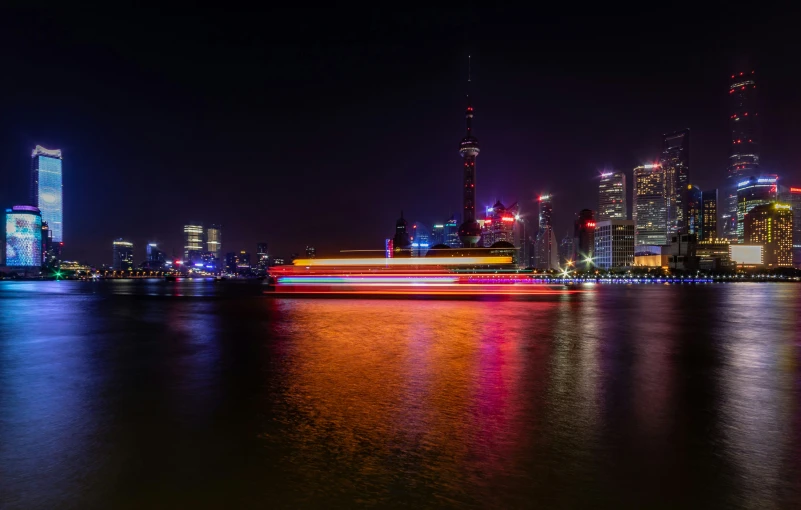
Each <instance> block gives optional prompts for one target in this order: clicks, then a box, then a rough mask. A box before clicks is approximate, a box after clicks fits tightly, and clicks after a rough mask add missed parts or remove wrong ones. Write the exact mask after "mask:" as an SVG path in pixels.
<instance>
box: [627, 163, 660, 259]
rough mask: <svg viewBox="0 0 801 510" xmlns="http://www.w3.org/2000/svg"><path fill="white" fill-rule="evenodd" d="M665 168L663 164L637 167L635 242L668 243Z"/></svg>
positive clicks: (635, 181) (633, 207)
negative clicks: (663, 168)
mask: <svg viewBox="0 0 801 510" xmlns="http://www.w3.org/2000/svg"><path fill="white" fill-rule="evenodd" d="M665 189H666V188H665V172H664V171H663V170H662V166H661V165H659V164H651V165H640V166H638V167H636V168H635V169H634V191H633V197H634V204H633V206H632V208H631V213H632V220H633V221H634V242H635V244H637V245H658V246H661V245H664V244H667V218H668V217H667V195H666V194H665Z"/></svg>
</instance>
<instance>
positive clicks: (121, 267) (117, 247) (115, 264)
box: [111, 238, 134, 271]
mask: <svg viewBox="0 0 801 510" xmlns="http://www.w3.org/2000/svg"><path fill="white" fill-rule="evenodd" d="M112 256H113V258H112V261H111V267H112V269H114V270H115V271H130V270H131V269H133V267H134V245H133V243H132V242H129V241H125V240H124V239H122V238H119V239H116V240H115V241H114V242H113V243H112Z"/></svg>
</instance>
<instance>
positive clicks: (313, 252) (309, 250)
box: [306, 246, 317, 259]
mask: <svg viewBox="0 0 801 510" xmlns="http://www.w3.org/2000/svg"><path fill="white" fill-rule="evenodd" d="M316 257H317V249H315V247H314V246H307V247H306V258H307V259H313V258H316Z"/></svg>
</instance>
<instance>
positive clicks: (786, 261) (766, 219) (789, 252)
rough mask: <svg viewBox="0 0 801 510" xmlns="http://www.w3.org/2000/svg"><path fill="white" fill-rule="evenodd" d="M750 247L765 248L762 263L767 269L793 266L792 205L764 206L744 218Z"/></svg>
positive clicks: (746, 239) (744, 228)
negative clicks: (758, 246)
mask: <svg viewBox="0 0 801 510" xmlns="http://www.w3.org/2000/svg"><path fill="white" fill-rule="evenodd" d="M743 230H744V238H745V242H746V243H747V244H753V245H762V246H763V247H764V249H763V251H762V253H763V261H764V263H765V265H766V266H768V267H792V265H793V210H792V206H790V204H780V203H778V202H776V203H772V204H762V205H757V206H755V207H753V208H752V209H751V210H750V211H748V214H746V215H745V221H744V224H743Z"/></svg>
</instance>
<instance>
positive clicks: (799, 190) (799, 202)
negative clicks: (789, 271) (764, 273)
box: [785, 186, 801, 267]
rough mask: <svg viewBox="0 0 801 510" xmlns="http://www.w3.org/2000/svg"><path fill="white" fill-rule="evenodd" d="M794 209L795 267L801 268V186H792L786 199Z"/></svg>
mask: <svg viewBox="0 0 801 510" xmlns="http://www.w3.org/2000/svg"><path fill="white" fill-rule="evenodd" d="M785 200H786V202H787V203H789V204H790V205H791V206H792V208H793V265H794V266H796V267H799V266H801V186H797V187H796V186H791V187H790V188H788V190H787V198H786V199H785Z"/></svg>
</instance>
